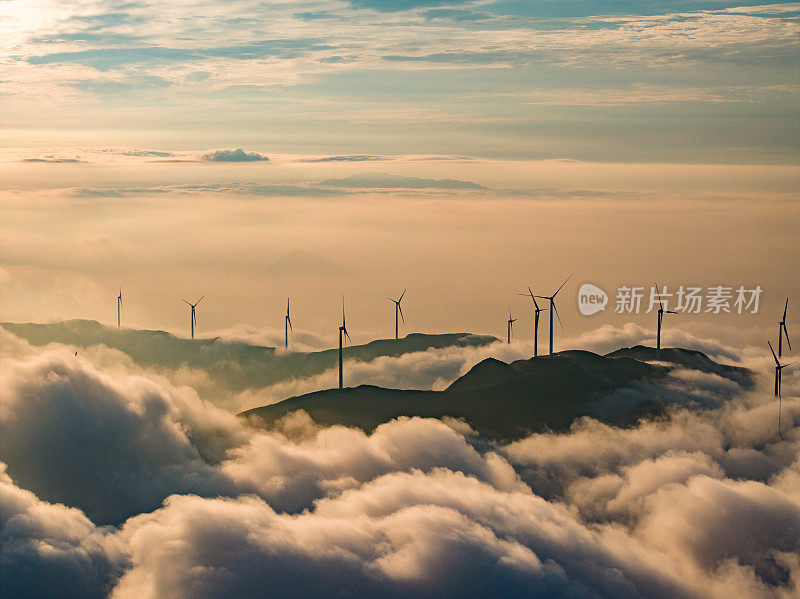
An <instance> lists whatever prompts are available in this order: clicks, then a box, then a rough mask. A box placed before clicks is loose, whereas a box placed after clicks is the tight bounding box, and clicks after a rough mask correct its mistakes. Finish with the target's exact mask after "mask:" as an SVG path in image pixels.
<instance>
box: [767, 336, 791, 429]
mask: <svg viewBox="0 0 800 599" xmlns="http://www.w3.org/2000/svg"><path fill="white" fill-rule="evenodd" d="M767 345H769V351H771V352H772V358H773V359H774V360H775V397H777V398H778V436H779V437H781V438H782V437H783V435H782V433H781V404H782V403H783V402H782V397H781V371H782V370H783V369H784V368H786V367H787V366H792V364H795V362H791V363H790V364H781V362H780V360H778V356H776V355H775V350H774V349H772V344H771V343H770V342H769V341H767Z"/></svg>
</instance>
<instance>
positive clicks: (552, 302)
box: [536, 273, 574, 356]
mask: <svg viewBox="0 0 800 599" xmlns="http://www.w3.org/2000/svg"><path fill="white" fill-rule="evenodd" d="M573 274H574V273H573ZM571 278H572V275H569V276H568V277H567V278H566V279H564V282H563V283H561V287H559V288H558V289H556V292H555V293H554V294H553V295H537V296H536V297H538V298H539V299H546V300H549V301H550V355H551V356H552V355H553V312H555V313H556V316H557V317H558V324H560V325H561V328H562V329H563V328H564V325H563V324H562V323H561V316H559V314H558V310H557V309H556V302H555V299H556V296H557V295H558V292H559V291H561V289H562V288H563V287H564V285H566V284H567V281H569V280H570V279H571Z"/></svg>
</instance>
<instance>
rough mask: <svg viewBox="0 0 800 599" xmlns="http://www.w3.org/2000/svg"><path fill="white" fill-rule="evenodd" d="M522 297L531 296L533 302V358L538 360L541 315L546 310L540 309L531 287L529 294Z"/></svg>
mask: <svg viewBox="0 0 800 599" xmlns="http://www.w3.org/2000/svg"><path fill="white" fill-rule="evenodd" d="M520 295H530V297H531V299H532V300H533V357H534V358H536V357H538V355H539V313H540V312H543V311H544V310H545V309H544V308H540V307H539V303H538V302H537V301H536V296H535V295H533V291H531V288H530V287H528V293H520ZM551 327H552V325H551Z"/></svg>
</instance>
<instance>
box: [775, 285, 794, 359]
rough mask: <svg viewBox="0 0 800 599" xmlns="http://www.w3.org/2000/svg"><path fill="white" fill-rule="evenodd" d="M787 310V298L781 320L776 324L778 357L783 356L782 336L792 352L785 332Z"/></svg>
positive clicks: (787, 332) (787, 333)
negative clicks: (784, 336)
mask: <svg viewBox="0 0 800 599" xmlns="http://www.w3.org/2000/svg"><path fill="white" fill-rule="evenodd" d="M788 308H789V298H788V297H787V298H786V303H785V304H784V305H783V318H782V319H781V321H780V322H779V323H778V357H779V358H780V357H781V356H782V355H783V335H786V345H788V346H789V351H791V350H792V344H791V342H790V341H789V331H787V330H786V310H787V309H788Z"/></svg>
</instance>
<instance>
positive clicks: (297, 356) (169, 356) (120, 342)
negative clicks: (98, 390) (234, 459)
mask: <svg viewBox="0 0 800 599" xmlns="http://www.w3.org/2000/svg"><path fill="white" fill-rule="evenodd" d="M0 326H2V327H3V328H4V329H6V330H7V331H9V332H11V333H13V334H15V335H17V336H19V337H22V338H23V339H26V340H27V341H28V342H30V343H31V344H33V345H46V344H48V343H54V342H55V343H64V344H67V345H72V346H76V347H79V348H86V347H89V346H91V345H105V346H107V347H110V348H113V349H117V350H120V351H122V352H124V353H126V354H127V355H129V356H130V357H131V359H133V361H134V362H136V363H137V364H140V365H142V366H155V367H160V368H170V369H176V368H180V367H181V366H184V365H185V366H188V367H190V368H197V369H201V370H204V371H206V372H207V373H208V374H209V376H211V377H212V378H215V379H217V380H219V381H220V382H221V383H224V384H225V386H226V387H227V388H228V389H230V390H231V391H241V390H244V389H249V388H259V387H265V386H267V385H272V384H275V383H277V382H280V381H282V380H287V379H291V378H295V377H309V376H314V375H316V374H320V373H322V372H324V371H326V370H329V369H331V368H335V367H336V364H337V360H338V350H337V349H328V350H323V351H317V352H310V353H303V352H282V351H281V352H276V351H275V348H272V347H262V346H258V345H250V344H247V343H242V342H236V341H223V340H221V339H219V338H215V339H194V340H192V339H185V338H182V337H176V336H174V335H172V334H170V333H166V332H164V331H149V330H138V329H126V328H123V329H118V328H116V327H107V326H104V325H102V324H100V323H99V322H95V321H93V320H67V321H63V322H56V323H50V324H33V323H26V324H18V323H8V322H5V323H0ZM494 341H497V339H496V338H495V337H489V336H482V335H472V334H469V333H453V334H446V335H425V334H422V333H412V334H410V335H408V336H406V337H404V338H402V339H400V340H394V339H387V340H378V341H372V342H370V343H367V344H366V345H354V346H351V347H347V348H346V349H345V357H346V359H355V360H360V361H365V362H367V361H370V360H374V359H375V358H378V357H381V356H389V357H398V356H401V355H403V354H406V353H410V352H418V351H426V350H428V349H431V348H435V349H440V348H445V347H453V346H456V347H477V346H482V345H487V344H489V343H492V342H494Z"/></svg>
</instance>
